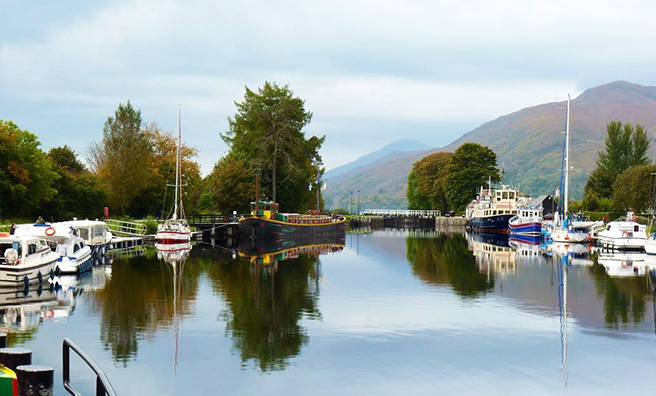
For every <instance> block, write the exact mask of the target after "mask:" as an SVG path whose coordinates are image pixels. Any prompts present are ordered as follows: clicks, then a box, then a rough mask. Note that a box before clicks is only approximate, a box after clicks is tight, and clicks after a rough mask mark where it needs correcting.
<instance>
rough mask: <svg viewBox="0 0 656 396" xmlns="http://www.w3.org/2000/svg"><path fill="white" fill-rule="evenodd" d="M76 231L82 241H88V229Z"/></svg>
mask: <svg viewBox="0 0 656 396" xmlns="http://www.w3.org/2000/svg"><path fill="white" fill-rule="evenodd" d="M78 231H79V232H80V238H82V239H84V240H85V241H88V240H89V229H88V228H78Z"/></svg>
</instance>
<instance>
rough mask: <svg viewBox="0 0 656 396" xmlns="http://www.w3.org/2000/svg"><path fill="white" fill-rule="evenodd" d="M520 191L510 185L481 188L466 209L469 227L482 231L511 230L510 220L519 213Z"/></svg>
mask: <svg viewBox="0 0 656 396" xmlns="http://www.w3.org/2000/svg"><path fill="white" fill-rule="evenodd" d="M518 200H519V192H518V191H517V190H515V189H511V188H509V187H508V186H501V188H496V189H494V188H492V187H489V188H488V189H483V188H481V191H480V193H479V195H478V196H477V197H476V199H475V200H474V201H472V202H471V203H470V204H469V205H468V206H467V209H466V212H465V218H466V219H467V228H468V229H470V230H474V231H480V232H494V233H504V234H507V233H508V232H509V228H508V222H509V221H510V219H511V218H513V217H514V216H516V215H517V201H518Z"/></svg>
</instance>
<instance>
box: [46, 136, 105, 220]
mask: <svg viewBox="0 0 656 396" xmlns="http://www.w3.org/2000/svg"><path fill="white" fill-rule="evenodd" d="M48 159H49V160H50V162H51V164H52V168H53V170H54V171H55V172H56V173H57V174H58V175H59V177H58V179H57V183H56V184H55V185H54V188H55V189H56V190H57V194H56V196H55V197H54V198H53V199H52V200H51V201H50V202H49V203H47V204H45V205H43V206H42V210H43V213H44V214H45V215H46V216H47V217H49V218H53V219H55V220H70V219H71V218H73V217H80V218H95V217H100V216H101V215H102V210H103V207H104V206H105V204H106V199H107V195H106V193H105V192H104V191H103V189H102V188H101V186H100V183H99V181H98V179H97V177H96V176H95V175H94V174H92V173H91V172H89V171H88V170H87V169H86V168H85V167H84V165H83V164H82V163H81V162H80V161H79V160H78V158H77V155H76V154H75V151H73V149H71V148H70V147H68V146H62V147H55V148H53V149H50V151H49V152H48Z"/></svg>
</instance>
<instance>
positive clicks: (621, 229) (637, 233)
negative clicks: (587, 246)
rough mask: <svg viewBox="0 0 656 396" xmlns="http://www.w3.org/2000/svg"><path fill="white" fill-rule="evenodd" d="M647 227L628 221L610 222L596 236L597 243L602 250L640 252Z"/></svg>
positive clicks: (628, 219)
mask: <svg viewBox="0 0 656 396" xmlns="http://www.w3.org/2000/svg"><path fill="white" fill-rule="evenodd" d="M646 230H647V227H646V226H644V225H642V224H638V223H636V222H634V221H630V218H627V219H626V220H625V221H617V220H616V221H611V222H609V223H608V224H606V228H605V229H604V230H603V231H600V232H599V233H598V234H597V241H598V243H599V245H600V246H601V247H602V248H605V249H617V250H633V249H635V250H642V249H643V248H645V244H646V242H647V241H648V240H649V238H648V237H647V232H646Z"/></svg>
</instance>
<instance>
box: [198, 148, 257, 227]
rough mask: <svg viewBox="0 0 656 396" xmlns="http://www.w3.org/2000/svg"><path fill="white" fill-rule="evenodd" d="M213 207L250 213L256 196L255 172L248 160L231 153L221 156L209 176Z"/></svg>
mask: <svg viewBox="0 0 656 396" xmlns="http://www.w3.org/2000/svg"><path fill="white" fill-rule="evenodd" d="M206 186H207V188H208V190H209V191H210V192H211V194H212V198H211V202H212V204H211V209H213V210H215V211H218V212H219V213H225V214H231V213H232V212H233V211H237V213H248V212H249V210H250V202H251V201H252V200H254V198H255V172H254V171H253V169H251V168H250V166H249V165H248V163H247V162H246V160H244V159H242V158H239V157H238V156H237V155H236V154H233V153H230V154H228V155H226V156H225V157H223V158H221V159H220V160H219V161H218V162H217V163H216V165H214V170H212V173H211V174H210V175H209V176H208V177H207V182H206Z"/></svg>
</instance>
